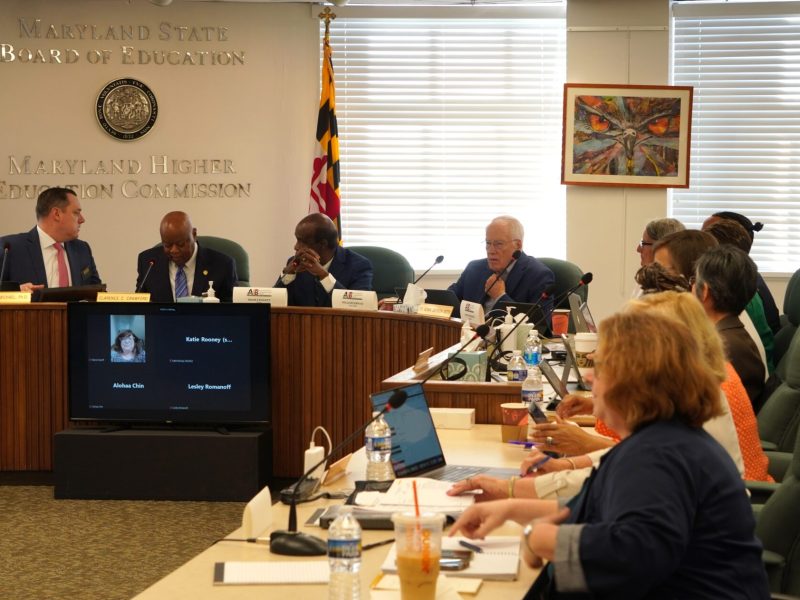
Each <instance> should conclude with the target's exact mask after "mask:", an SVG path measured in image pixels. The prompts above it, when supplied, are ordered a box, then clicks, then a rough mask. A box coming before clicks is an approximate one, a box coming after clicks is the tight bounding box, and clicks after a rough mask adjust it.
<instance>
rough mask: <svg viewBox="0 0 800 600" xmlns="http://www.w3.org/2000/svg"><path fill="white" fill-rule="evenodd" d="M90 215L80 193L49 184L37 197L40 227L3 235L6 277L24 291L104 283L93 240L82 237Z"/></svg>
mask: <svg viewBox="0 0 800 600" xmlns="http://www.w3.org/2000/svg"><path fill="white" fill-rule="evenodd" d="M85 220H86V219H84V218H83V214H82V212H81V203H80V201H79V200H78V197H77V196H76V195H75V192H73V191H72V190H70V189H67V188H59V187H54V188H48V189H46V190H45V191H43V192H42V193H41V194H39V198H38V199H37V201H36V227H34V228H33V229H31V230H30V231H29V232H27V233H18V234H16V235H8V236H6V237H4V238H0V250H2V251H4V252H6V256H7V259H6V268H5V272H4V274H3V281H14V282H17V283H19V284H20V289H21V290H22V291H33V290H39V289H42V288H44V287H67V286H71V285H72V286H77V285H92V284H98V283H100V275H98V274H97V267H96V266H95V264H94V258H92V249H91V248H89V244H87V243H86V242H82V241H80V240H79V239H78V235H79V233H80V229H81V225H82V224H83V223H84V221H85Z"/></svg>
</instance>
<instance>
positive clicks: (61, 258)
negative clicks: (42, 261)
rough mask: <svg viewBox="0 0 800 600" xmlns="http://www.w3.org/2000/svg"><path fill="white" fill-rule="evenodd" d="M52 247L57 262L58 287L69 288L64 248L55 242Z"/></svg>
mask: <svg viewBox="0 0 800 600" xmlns="http://www.w3.org/2000/svg"><path fill="white" fill-rule="evenodd" d="M53 247H54V248H55V249H56V260H57V261H58V287H67V286H69V270H68V269H67V260H66V258H65V257H66V254H65V252H64V246H62V245H61V244H60V243H59V242H56V243H55V244H53Z"/></svg>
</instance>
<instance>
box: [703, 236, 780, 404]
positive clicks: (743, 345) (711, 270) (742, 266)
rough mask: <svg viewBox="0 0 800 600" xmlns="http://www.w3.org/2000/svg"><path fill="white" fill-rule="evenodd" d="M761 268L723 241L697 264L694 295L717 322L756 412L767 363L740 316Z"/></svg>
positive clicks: (727, 351) (760, 399)
mask: <svg viewBox="0 0 800 600" xmlns="http://www.w3.org/2000/svg"><path fill="white" fill-rule="evenodd" d="M757 274H758V269H757V268H756V265H755V263H754V262H753V260H752V259H751V258H750V257H749V256H748V255H747V254H746V253H745V252H744V251H742V250H740V249H739V248H736V247H734V246H732V245H730V244H723V245H721V246H718V247H716V248H712V249H710V250H708V251H706V252H705V253H704V254H703V255H702V256H701V257H700V258H698V259H697V262H696V263H695V282H694V285H693V286H692V290H693V291H694V294H695V295H696V296H697V297H698V298H699V299H700V302H701V303H702V304H703V308H704V309H705V311H706V314H707V315H708V317H709V318H710V319H711V321H712V322H713V323H714V324H715V327H716V328H717V331H718V332H719V335H720V337H721V338H722V342H723V344H724V345H725V353H726V355H727V356H728V360H730V361H731V364H733V368H734V369H735V370H736V373H737V374H738V375H739V378H740V379H741V380H742V384H743V385H744V389H745V390H747V395H748V396H749V397H750V402H752V403H753V408H754V409H755V411H756V412H758V409H759V408H761V404H762V398H761V393H762V391H763V390H764V379H765V372H764V363H763V362H762V361H761V356H760V355H759V353H758V348H757V347H756V344H755V342H754V341H753V339H752V338H751V337H750V335H749V334H748V333H747V331H746V330H745V328H744V325H742V322H741V321H740V320H739V315H740V314H741V312H742V311H743V310H744V308H745V306H747V303H748V302H749V301H750V299H751V298H752V297H753V296H754V295H755V293H756V279H757Z"/></svg>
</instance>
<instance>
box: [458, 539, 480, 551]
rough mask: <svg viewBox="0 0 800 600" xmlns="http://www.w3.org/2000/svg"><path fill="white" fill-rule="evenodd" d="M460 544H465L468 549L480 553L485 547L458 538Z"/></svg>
mask: <svg viewBox="0 0 800 600" xmlns="http://www.w3.org/2000/svg"><path fill="white" fill-rule="evenodd" d="M458 544H459V545H460V546H463V547H464V548H466V549H467V550H472V551H473V552H477V553H478V554H480V553H481V552H483V548H481V547H480V546H476V545H475V544H470V543H469V542H466V541H464V540H458Z"/></svg>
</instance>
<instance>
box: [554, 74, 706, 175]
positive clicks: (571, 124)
mask: <svg viewBox="0 0 800 600" xmlns="http://www.w3.org/2000/svg"><path fill="white" fill-rule="evenodd" d="M692 90H693V88H691V87H687V86H651V85H602V84H577V83H567V84H564V129H563V135H564V139H563V147H562V154H561V183H564V184H568V185H615V186H636V187H682V188H685V187H689V147H690V144H689V142H690V137H691V121H692Z"/></svg>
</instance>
